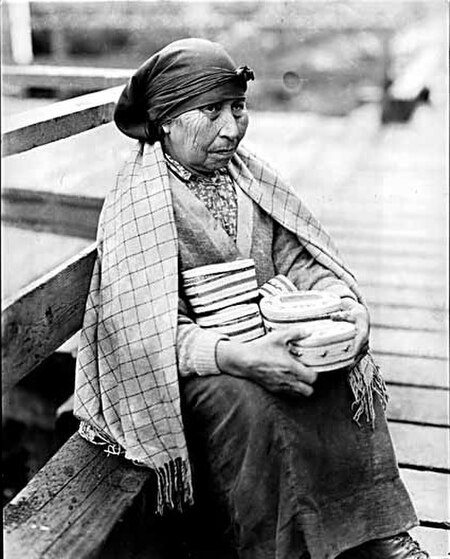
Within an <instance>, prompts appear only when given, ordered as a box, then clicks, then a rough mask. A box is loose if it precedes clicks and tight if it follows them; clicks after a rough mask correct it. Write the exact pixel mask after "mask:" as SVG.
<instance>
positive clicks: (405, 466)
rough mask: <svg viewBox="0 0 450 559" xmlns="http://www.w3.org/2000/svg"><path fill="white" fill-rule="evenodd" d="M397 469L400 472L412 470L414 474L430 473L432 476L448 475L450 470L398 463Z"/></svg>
mask: <svg viewBox="0 0 450 559" xmlns="http://www.w3.org/2000/svg"><path fill="white" fill-rule="evenodd" d="M398 467H399V468H400V469H401V470H414V471H416V472H432V473H434V474H450V468H441V467H440V466H420V465H419V464H408V463H406V462H399V463H398Z"/></svg>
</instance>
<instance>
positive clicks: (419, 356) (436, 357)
mask: <svg viewBox="0 0 450 559" xmlns="http://www.w3.org/2000/svg"><path fill="white" fill-rule="evenodd" d="M374 353H375V355H390V356H392V357H410V358H412V359H431V360H438V361H448V357H443V356H442V355H426V354H423V355H422V354H419V353H418V354H411V353H398V352H396V351H385V350H382V349H378V350H374Z"/></svg>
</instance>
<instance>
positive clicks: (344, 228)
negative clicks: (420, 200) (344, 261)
mask: <svg viewBox="0 0 450 559" xmlns="http://www.w3.org/2000/svg"><path fill="white" fill-rule="evenodd" d="M335 219H336V218H335ZM327 229H328V232H329V233H331V234H332V235H333V238H335V239H336V240H337V242H338V243H339V240H340V239H343V240H351V239H354V237H355V234H354V231H353V230H352V228H349V227H348V224H346V225H343V224H342V222H341V221H340V220H339V221H335V220H334V221H331V222H328V223H327ZM358 238H360V239H364V240H365V241H372V242H373V243H374V244H378V243H388V242H392V243H394V244H400V243H402V244H406V245H416V244H417V245H421V246H429V245H432V246H435V245H439V244H440V245H441V246H442V244H443V243H446V242H447V239H446V236H445V232H444V231H442V234H441V235H436V234H435V235H430V234H429V233H427V232H425V231H422V230H420V229H419V230H415V231H408V230H406V231H405V230H404V229H401V228H400V227H398V225H397V227H391V228H389V229H387V228H383V229H378V228H375V227H373V226H370V225H369V224H367V223H366V224H364V223H363V222H361V223H359V225H358Z"/></svg>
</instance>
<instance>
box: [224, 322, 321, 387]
mask: <svg viewBox="0 0 450 559" xmlns="http://www.w3.org/2000/svg"><path fill="white" fill-rule="evenodd" d="M308 335H309V332H308V331H307V329H306V328H304V327H301V328H299V327H295V328H289V329H287V330H282V331H278V332H271V333H270V334H267V335H266V336H263V337H262V338H258V339H257V340H253V341H251V342H247V343H238V342H233V341H228V340H221V341H219V343H218V344H217V350H216V359H217V365H218V367H219V369H220V370H221V371H222V372H224V373H228V374H230V375H234V376H239V377H243V378H246V379H248V380H252V381H254V382H257V383H258V384H260V385H261V386H263V387H264V388H265V389H266V390H269V391H270V392H276V393H285V394H298V395H302V396H310V395H311V394H312V393H313V388H312V386H311V385H312V384H313V383H314V382H315V380H316V379H317V373H316V372H314V371H312V370H311V369H310V368H309V367H306V366H305V365H302V364H301V363H300V362H299V361H298V360H297V359H296V358H295V357H294V356H293V355H292V353H291V352H290V351H289V345H288V344H289V342H290V341H292V340H300V339H303V338H306V337H308Z"/></svg>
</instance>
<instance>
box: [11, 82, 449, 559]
mask: <svg viewBox="0 0 450 559" xmlns="http://www.w3.org/2000/svg"><path fill="white" fill-rule="evenodd" d="M117 94H118V90H117V89H115V90H109V91H105V92H101V93H98V94H92V95H89V96H85V97H83V98H82V99H77V100H74V101H65V102H62V103H59V104H57V105H54V106H52V107H49V108H45V109H40V110H39V111H36V113H35V114H34V116H29V115H27V116H24V117H20V118H18V119H17V120H16V122H15V123H11V124H9V125H7V126H6V127H5V136H4V142H5V141H6V146H4V150H5V151H4V153H5V154H14V153H20V152H22V151H25V150H27V149H30V148H31V147H34V146H38V145H45V144H46V143H48V142H51V141H56V140H58V139H61V138H63V137H67V136H68V135H71V134H75V133H78V132H82V131H84V130H87V129H90V128H92V127H94V126H99V125H101V124H104V123H105V122H108V121H109V120H111V116H112V107H113V104H114V100H115V98H116V96H117ZM77 114H78V117H79V118H77ZM17 194H18V193H17V192H11V191H7V192H6V196H10V197H11V196H14V195H17ZM29 196H30V198H31V201H32V203H34V204H37V205H38V206H39V207H40V208H41V209H42V205H43V204H44V206H45V204H46V203H48V199H49V198H48V197H47V198H46V196H49V197H51V195H50V194H48V193H42V195H41V197H40V198H39V195H35V194H32V193H29ZM10 200H11V198H10ZM72 201H73V202H75V201H74V200H70V199H66V198H64V197H63V198H58V200H57V202H58V204H60V206H59V207H66V205H65V204H68V207H70V202H72ZM55 203H56V202H55ZM100 205H101V199H98V200H96V201H95V203H94V204H93V205H92V208H91V209H92V212H91V213H90V214H89V217H88V221H89V223H91V226H90V229H89V232H88V233H86V236H88V237H90V238H92V235H93V230H94V227H93V226H92V224H93V223H94V222H95V215H96V214H98V211H99V207H100ZM52 207H54V205H53V206H52ZM70 213H71V212H70V211H67V212H64V211H63V212H62V214H63V215H66V218H64V219H69V217H70ZM33 214H34V211H30V212H29V214H28V218H27V219H25V225H27V223H28V225H29V226H30V225H33V226H36V223H35V222H33ZM81 214H82V212H80V214H79V215H81ZM43 215H47V218H48V219H49V223H50V221H52V219H53V218H52V217H51V216H49V214H46V213H45V212H44V214H43ZM27 220H28V221H27ZM56 221H57V223H61V222H60V221H58V220H56ZM63 221H64V220H63ZM69 221H70V219H69ZM71 223H72V225H73V226H74V227H75V225H76V224H75V223H74V222H73V220H72V222H71ZM47 225H48V226H51V223H50V225H49V224H47ZM84 225H85V222H81V223H78V225H77V227H78V229H79V230H82V229H83V228H84ZM361 225H362V230H364V227H367V222H366V221H365V222H364V223H362V224H361ZM343 238H345V231H344V232H343ZM351 243H352V244H354V239H353V238H352V239H351ZM416 249H417V247H416ZM391 250H392V249H391ZM399 250H400V251H404V246H403V245H402V246H401V247H400V248H399ZM364 254H365V251H364V250H361V252H360V256H361V257H362V258H363V257H364ZM94 257H95V245H91V246H89V247H88V248H86V249H85V250H83V251H82V252H81V253H80V254H78V255H77V256H75V257H74V258H72V259H70V260H69V261H68V262H66V263H64V264H62V265H61V266H59V268H57V269H56V270H54V271H53V272H51V273H49V274H47V275H46V276H45V277H43V278H41V279H39V280H38V281H36V282H35V283H33V284H32V285H30V286H28V287H27V288H26V289H25V290H23V291H22V292H21V293H19V294H18V295H17V296H16V297H14V298H13V299H12V300H11V301H10V302H8V303H7V304H6V305H5V307H4V310H3V316H2V319H3V322H2V336H3V340H2V341H3V343H2V357H3V376H2V382H3V387H4V390H9V389H10V388H11V387H12V386H14V385H15V384H16V383H17V382H19V381H20V380H21V379H22V378H24V377H25V376H26V375H27V374H29V373H30V371H32V370H33V369H34V368H35V367H36V366H37V365H38V364H39V363H41V362H42V361H43V360H44V359H45V358H46V357H47V356H49V355H51V353H52V352H54V351H55V350H56V349H57V348H58V347H59V346H60V345H61V344H62V343H63V342H64V341H66V340H67V339H69V338H70V337H71V336H72V335H73V334H74V333H75V332H76V331H77V330H78V329H79V328H80V326H81V320H82V315H83V309H84V302H85V298H86V294H87V288H88V283H89V277H90V273H91V269H92V265H93V261H94ZM356 257H357V258H358V254H356ZM363 260H364V258H363ZM387 281H388V282H389V281H391V280H389V278H388V280H387ZM368 287H369V291H370V290H372V291H371V294H370V301H371V303H372V304H373V305H374V308H375V311H376V312H375V326H374V336H375V338H376V342H375V350H376V353H377V357H378V359H379V360H380V361H381V362H382V365H384V368H385V370H387V371H390V372H389V373H388V377H387V378H388V381H389V382H390V384H391V394H393V396H394V400H395V402H396V405H395V406H394V407H391V408H390V409H389V419H390V421H391V430H392V435H393V438H394V441H395V443H396V446H397V453H398V459H399V462H400V465H401V467H402V475H403V478H404V479H405V482H406V483H407V485H408V487H409V488H410V490H411V492H412V494H413V498H414V500H415V503H416V506H417V508H418V510H419V515H420V518H421V522H422V528H420V529H419V532H417V533H418V534H419V535H420V536H421V537H423V538H424V541H432V539H436V538H437V539H436V541H437V540H438V541H439V546H440V549H441V548H442V545H443V544H442V542H443V541H444V538H445V537H446V536H447V535H448V532H447V531H446V528H447V527H448V526H447V525H446V521H445V520H444V519H445V514H446V513H445V506H444V505H443V504H442V503H439V502H437V499H436V496H437V495H445V492H446V487H447V480H448V463H447V460H446V457H445V455H444V453H442V452H441V450H442V449H443V448H445V445H446V444H447V442H446V438H447V434H448V430H447V428H446V426H445V424H446V417H445V404H443V401H444V399H445V398H446V394H447V393H446V390H445V381H443V380H442V379H443V378H444V376H445V356H443V355H442V353H440V352H439V349H436V352H435V353H433V351H434V350H433V347H434V345H433V344H434V340H435V337H434V332H435V331H436V330H439V328H440V326H439V321H438V324H436V321H435V319H434V318H433V317H434V315H433V314H432V313H431V316H430V317H429V318H428V322H427V324H428V325H429V330H430V332H429V341H430V344H431V345H430V346H429V347H431V349H427V350H426V351H425V353H423V354H422V353H421V349H420V347H419V348H416V346H414V343H415V342H414V340H415V338H414V332H412V333H407V335H406V337H405V338H404V339H405V340H407V341H408V343H407V344H406V345H408V344H410V345H409V346H408V349H407V351H403V352H400V353H398V352H396V351H395V350H394V348H395V347H396V346H397V345H398V340H397V341H396V340H392V337H393V336H395V335H397V337H398V336H399V334H398V332H397V331H396V330H395V328H397V329H398V328H400V329H401V328H402V327H404V320H405V317H404V313H403V312H397V314H396V313H395V309H396V308H397V309H398V308H399V307H398V306H397V307H396V306H395V305H386V304H380V296H379V291H377V289H378V288H379V286H378V287H377V286H372V287H371V286H370V285H369V286H368ZM383 293H385V290H384V291H383ZM397 303H398V299H397ZM401 303H402V304H404V305H405V308H406V307H407V304H408V302H407V299H406V298H405V299H403V300H402V301H401ZM410 307H411V305H410ZM408 309H409V307H408ZM422 311H423V309H420V307H419V310H418V308H417V307H414V306H413V308H412V309H411V311H410V312H413V313H414V312H416V313H419V314H420V317H421V319H422V318H423V316H428V315H427V314H426V312H425V313H422ZM392 316H394V320H393V319H392ZM388 317H389V318H388ZM402 321H403V322H402ZM402 324H403V326H402ZM387 326H389V327H390V328H391V332H386V327H387ZM402 335H403V334H402ZM436 339H437V346H436V347H439V339H440V338H436ZM410 340H413V341H412V343H410ZM400 345H402V344H400ZM404 345H405V344H403V346H404ZM403 346H402V347H403ZM427 347H428V346H427ZM405 360H406V361H408V360H409V363H408V365H409V366H410V367H409V373H408V374H409V375H410V376H409V377H406V378H405V377H404V376H401V374H400V373H401V371H402V369H404V368H407V367H405ZM421 360H422V361H423V365H422V362H421ZM423 366H426V368H427V377H429V378H430V380H428V381H427V386H425V387H424V386H423V384H422V385H420V383H417V375H420V374H421V371H422V369H423ZM414 368H415V369H414ZM415 373H417V375H416V376H414V375H415ZM413 377H414V380H412V379H413ZM423 378H425V374H423ZM408 379H409V380H408ZM433 384H434V387H433ZM414 385H416V386H414ZM414 390H419V391H421V392H420V395H417V397H416V396H415V395H414ZM424 391H425V392H424ZM424 393H426V395H427V398H425V400H423V398H422V396H423V394H424ZM430 396H431V397H432V399H433V398H434V399H433V402H434V405H433V404H432V405H431V406H430V399H429V397H430ZM411 398H413V401H414V402H416V405H414V406H410V405H409V401H410V399H411ZM405 400H406V402H405ZM421 401H422V404H420V402H421ZM153 498H154V491H153V479H152V474H151V472H149V471H147V470H145V469H140V468H136V467H134V466H132V465H130V464H129V463H128V462H125V461H123V460H122V459H120V458H117V457H113V456H108V455H106V454H104V453H103V452H102V451H101V450H99V449H98V448H96V447H94V446H92V445H90V444H88V443H87V442H85V441H84V440H82V439H81V438H80V437H79V436H78V435H73V436H72V437H71V438H70V439H69V440H68V441H67V443H66V444H65V445H64V446H63V447H62V448H61V449H60V450H59V451H58V452H57V454H56V455H55V456H54V457H53V458H52V459H51V460H50V461H49V462H48V463H47V464H46V466H44V468H43V469H42V470H41V471H40V472H39V473H38V474H37V475H36V476H35V477H34V478H33V479H32V480H31V482H30V483H29V484H28V485H27V487H25V489H24V490H23V491H21V492H20V493H19V494H18V495H17V496H16V497H15V498H14V499H13V500H12V501H11V502H10V503H9V504H8V505H7V506H6V507H5V511H4V514H5V521H4V527H5V539H4V542H5V551H6V556H7V557H8V559H10V558H16V557H17V558H19V557H20V558H23V557H27V559H28V558H30V559H33V558H37V557H53V558H55V559H56V558H58V559H59V558H61V557H64V558H65V557H68V558H70V557H73V558H74V559H75V558H76V559H80V558H81V559H82V558H84V557H105V558H110V557H122V558H123V557H134V558H138V557H140V555H142V556H145V555H146V556H148V557H154V558H155V559H156V558H157V557H160V556H161V557H163V556H164V554H166V555H165V556H167V557H170V556H177V557H181V556H182V555H180V553H181V552H180V549H182V546H183V536H180V538H179V540H178V543H176V544H175V543H174V542H173V540H174V533H175V532H174V531H173V526H174V525H175V526H176V527H177V530H179V531H180V532H181V533H182V532H183V526H186V524H185V523H182V522H179V521H177V520H176V519H171V522H172V524H167V523H164V522H163V521H162V520H161V519H158V518H156V517H155V516H153V515H152V514H151V512H150V510H151V506H148V501H150V503H151V501H152V499H153ZM146 503H147V504H146ZM173 522H175V524H173ZM168 526H171V527H168ZM171 530H172V531H171ZM130 534H131V535H130ZM171 544H173V545H178V548H177V549H178V555H173V554H172V555H170V554H167V553H168V552H167V546H168V545H169V546H170V545H171ZM172 551H173V550H172ZM169 553H170V552H169Z"/></svg>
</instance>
